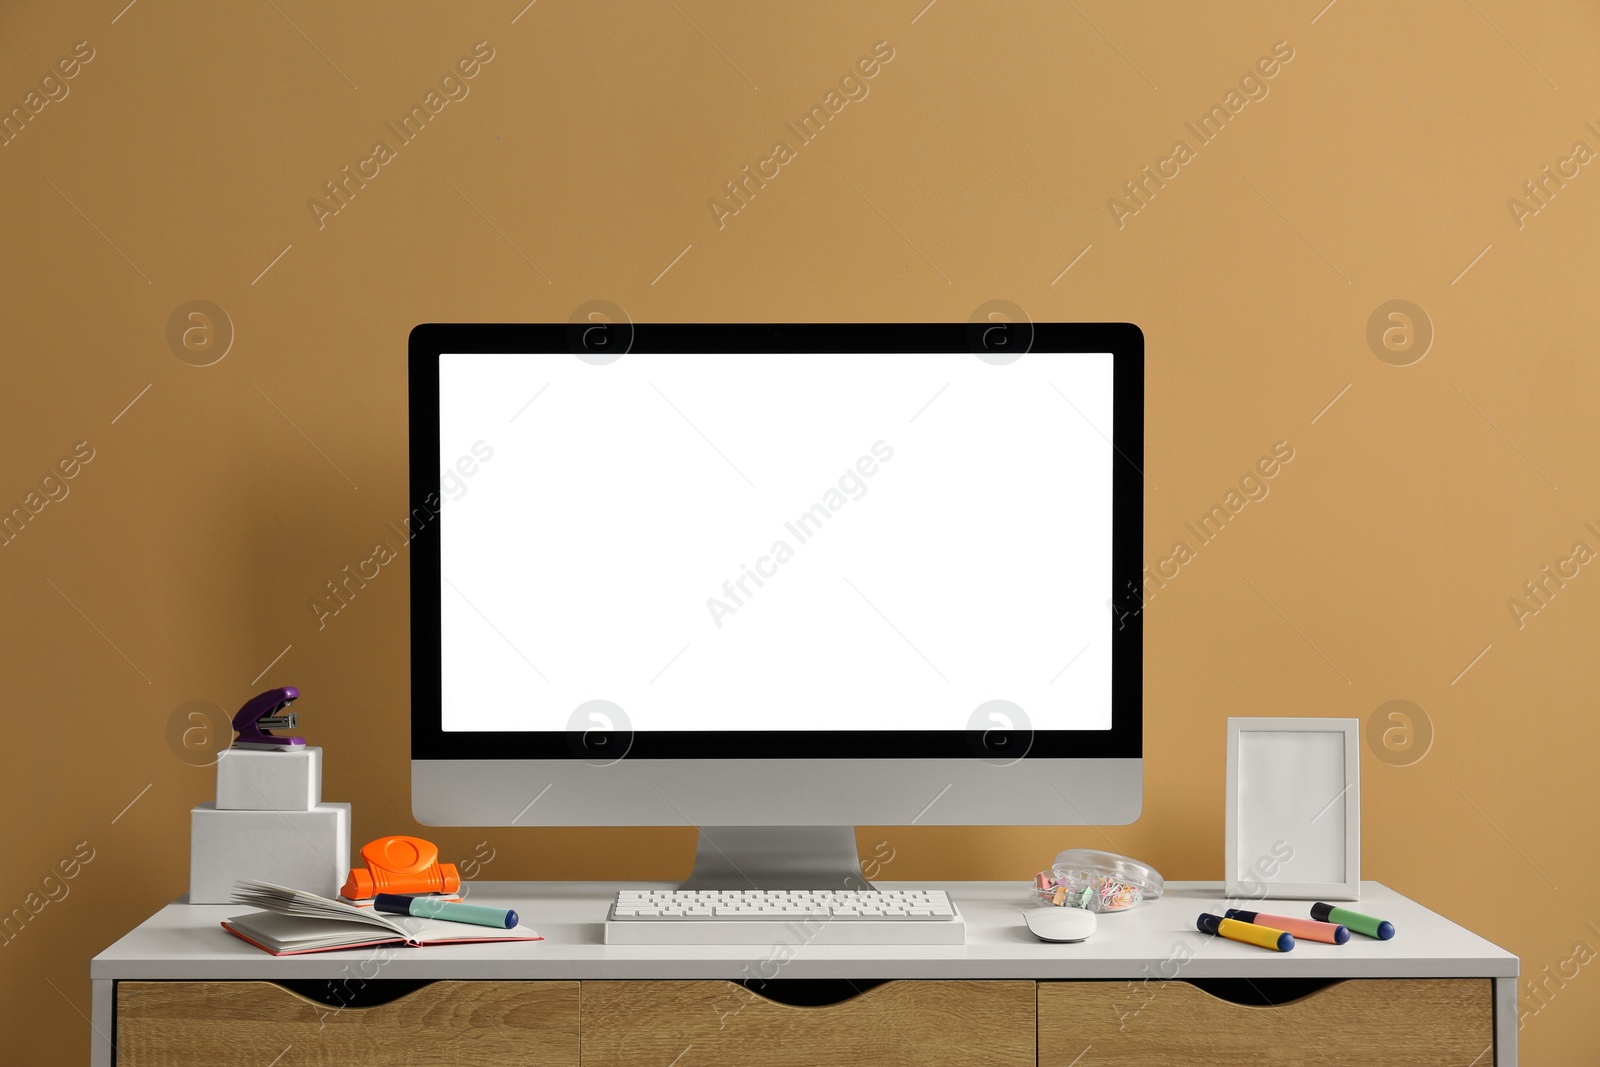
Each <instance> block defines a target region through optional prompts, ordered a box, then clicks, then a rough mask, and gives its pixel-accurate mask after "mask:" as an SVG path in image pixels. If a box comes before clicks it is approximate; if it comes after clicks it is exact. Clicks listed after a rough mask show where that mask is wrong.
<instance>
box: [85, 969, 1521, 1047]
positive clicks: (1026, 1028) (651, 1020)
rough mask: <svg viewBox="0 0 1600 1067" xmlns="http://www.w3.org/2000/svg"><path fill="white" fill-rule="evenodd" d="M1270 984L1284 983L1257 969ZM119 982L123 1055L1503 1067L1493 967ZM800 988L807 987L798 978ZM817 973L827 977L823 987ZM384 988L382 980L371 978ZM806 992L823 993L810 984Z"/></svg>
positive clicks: (118, 1038) (119, 1037) (118, 1014)
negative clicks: (1086, 974) (1429, 975)
mask: <svg viewBox="0 0 1600 1067" xmlns="http://www.w3.org/2000/svg"><path fill="white" fill-rule="evenodd" d="M1244 984H1245V985H1247V986H1249V987H1250V988H1251V989H1252V990H1255V991H1256V992H1260V990H1261V988H1262V986H1263V985H1264V986H1266V988H1267V989H1269V990H1270V989H1272V988H1273V987H1271V986H1270V984H1268V983H1267V982H1266V980H1265V979H1262V980H1261V985H1258V984H1257V983H1253V982H1245V983H1244ZM385 985H386V983H385V982H384V981H382V980H375V981H372V982H368V983H365V993H366V995H367V996H369V997H370V998H371V999H372V1001H373V1003H372V1006H369V1007H355V1006H350V1007H344V1008H333V1007H329V1006H327V1005H324V1004H319V1003H317V1002H316V1001H315V1000H312V999H309V998H308V997H305V996H301V995H300V994H299V993H296V992H291V991H290V990H288V989H284V988H282V987H281V986H279V985H276V984H274V983H271V982H255V981H233V982H184V981H167V982H148V981H122V982H118V983H117V987H116V1002H117V1003H116V1020H117V1022H116V1027H117V1031H116V1043H117V1048H118V1059H117V1063H118V1064H120V1065H121V1067H190V1065H193V1067H201V1065H204V1067H212V1065H215V1064H230V1063H248V1064H255V1065H257V1067H269V1065H270V1067H351V1065H353V1064H361V1065H363V1067H366V1065H379V1067H382V1065H390V1064H393V1065H400V1064H405V1065H407V1067H446V1065H450V1067H454V1065H457V1064H473V1065H475V1067H476V1065H487V1067H502V1065H503V1067H580V1065H581V1067H641V1065H653V1067H672V1065H674V1064H679V1065H681V1067H721V1065H727V1067H749V1065H750V1064H757V1063H759V1064H761V1065H762V1067H810V1065H817V1064H839V1063H847V1064H872V1065H883V1067H929V1065H931V1064H936V1065H938V1067H1034V1065H1035V1064H1037V1067H1072V1065H1074V1064H1084V1065H1087V1064H1090V1063H1092V1064H1094V1067H1147V1065H1166V1064H1185V1065H1192V1067H1210V1065H1215V1067H1223V1065H1227V1067H1236V1065H1238V1064H1247V1063H1261V1064H1285V1065H1293V1067H1301V1065H1304V1067H1325V1065H1326V1064H1329V1063H1336V1064H1339V1065H1340V1067H1358V1065H1368V1064H1370V1065H1375V1067H1376V1065H1383V1067H1463V1065H1465V1064H1472V1065H1473V1067H1490V1065H1491V1064H1493V1063H1494V1062H1495V1054H1494V1050H1493V1047H1492V1046H1493V1041H1494V1025H1493V1016H1494V1009H1493V1003H1494V994H1493V987H1492V982H1491V981H1490V980H1488V979H1481V978H1478V979H1465V978H1463V979H1420V978H1419V979H1354V980H1350V981H1345V982H1336V983H1333V984H1331V985H1328V986H1325V987H1322V988H1318V989H1316V990H1315V991H1314V992H1310V993H1308V994H1307V995H1304V996H1299V997H1298V998H1297V999H1293V1000H1287V1001H1282V1002H1279V998H1278V997H1277V996H1276V995H1274V996H1273V997H1271V998H1268V997H1267V996H1265V995H1263V996H1262V997H1261V998H1260V999H1261V1000H1263V1001H1268V1002H1267V1003H1258V1004H1241V1003H1234V1002H1233V1001H1231V1000H1229V999H1224V997H1222V996H1218V995H1213V993H1212V992H1207V991H1205V989H1203V988H1201V987H1200V986H1199V985H1196V984H1192V983H1189V982H1185V981H1164V982H1126V981H1040V982H1035V981H1030V980H1021V981H952V980H923V981H893V982H882V983H873V982H864V981H861V982H852V981H845V980H840V981H827V982H816V983H806V982H778V983H773V984H771V985H770V986H768V987H766V991H767V992H768V993H770V994H771V996H763V995H761V994H759V993H754V992H751V991H749V990H747V989H746V988H745V987H743V986H741V985H739V984H738V983H735V982H729V981H721V980H713V981H656V980H628V981H582V982H578V981H539V980H530V981H436V982H431V983H414V982H413V983H404V984H401V983H392V984H390V988H389V990H388V992H387V993H386V992H385V990H384V986H385ZM796 990H800V991H801V992H802V993H804V994H806V996H801V997H796V996H795V995H794V994H795V991H796ZM817 990H822V991H823V993H824V994H825V995H823V996H821V997H810V996H809V995H810V994H811V993H813V992H816V991H817ZM374 993H376V996H375V997H373V996H372V994H374ZM808 997H809V999H808Z"/></svg>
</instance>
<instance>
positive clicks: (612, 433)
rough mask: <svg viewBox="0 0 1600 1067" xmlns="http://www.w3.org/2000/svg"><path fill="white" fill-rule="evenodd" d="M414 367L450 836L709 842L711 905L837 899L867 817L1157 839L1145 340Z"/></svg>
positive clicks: (1096, 335) (423, 554)
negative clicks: (1096, 828)
mask: <svg viewBox="0 0 1600 1067" xmlns="http://www.w3.org/2000/svg"><path fill="white" fill-rule="evenodd" d="M410 347H411V351H410V411H411V496H412V510H411V514H410V518H409V523H410V530H409V536H410V538H411V542H410V544H411V566H412V582H411V636H412V656H411V670H412V743H411V748H412V753H411V760H412V763H411V768H412V807H413V811H414V813H415V815H416V817H417V819H418V820H419V821H421V822H423V823H424V824H428V825H495V826H504V825H518V826H592V825H607V826H686V825H687V826H697V827H699V828H701V831H702V832H701V836H700V842H701V843H700V849H699V854H698V856H697V860H696V868H695V870H696V873H695V878H694V882H695V884H697V885H705V886H710V885H719V884H732V885H737V886H746V885H749V884H758V883H764V884H763V885H762V887H763V888H766V887H774V888H805V887H807V886H810V885H833V884H837V879H838V878H839V877H840V875H841V873H843V874H845V875H849V874H852V873H853V872H854V863H855V852H854V838H853V828H854V827H855V826H856V825H896V826H901V825H908V824H917V825H1070V824H1118V823H1126V822H1130V821H1132V820H1133V819H1135V818H1137V817H1138V814H1139V810H1140V805H1141V798H1142V784H1143V772H1142V763H1141V752H1142V748H1141V740H1142V677H1141V668H1142V662H1141V661H1142V655H1141V645H1142V639H1141V633H1142V631H1141V613H1140V612H1139V610H1138V607H1137V604H1138V599H1139V598H1138V592H1139V590H1140V589H1141V582H1142V577H1143V576H1142V573H1141V563H1140V559H1141V555H1142V527H1143V486H1144V475H1143V472H1142V470H1141V466H1142V464H1143V462H1144V432H1143V431H1144V412H1143V404H1144V397H1143V393H1144V388H1143V379H1144V351H1143V337H1142V335H1141V333H1140V332H1139V330H1138V328H1137V327H1135V326H1131V325H1126V324H1066V323H1039V324H1031V325H1030V324H1026V323H1009V324H992V325H991V324H978V325H968V324H920V325H918V324H913V325H903V324H902V325H893V324H873V325H861V324H835V325H710V326H707V325H678V324H639V325H630V324H627V323H604V322H598V321H596V322H593V323H590V322H582V323H579V324H576V325H571V324H557V325H449V324H437V325H424V326H419V327H417V328H416V330H414V331H413V333H412V335H411V344H410Z"/></svg>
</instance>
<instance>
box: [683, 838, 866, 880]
mask: <svg viewBox="0 0 1600 1067" xmlns="http://www.w3.org/2000/svg"><path fill="white" fill-rule="evenodd" d="M682 888H684V889H871V888H872V886H871V885H870V884H869V883H868V882H867V880H866V879H865V878H864V877H862V874H861V860H860V857H859V856H857V854H856V832H855V828H854V827H851V826H702V827H701V828H700V836H699V838H698V840H697V842H696V845H695V853H694V871H693V873H691V874H690V875H689V880H688V881H686V882H684V883H683V886H682Z"/></svg>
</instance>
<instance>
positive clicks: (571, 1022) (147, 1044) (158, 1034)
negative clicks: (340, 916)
mask: <svg viewBox="0 0 1600 1067" xmlns="http://www.w3.org/2000/svg"><path fill="white" fill-rule="evenodd" d="M578 1011H579V993H578V983H577V982H434V983H432V984H431V985H427V986H424V987H423V988H421V989H419V990H417V991H415V992H413V993H410V994H408V995H406V996H404V997H401V998H400V999H398V1000H394V1001H391V1002H390V1003H388V1004H382V1005H378V1006H376V1007H371V1008H345V1009H343V1010H339V1009H336V1008H333V1007H329V1006H327V1005H323V1004H318V1003H316V1002H315V1001H311V1000H308V999H306V998H305V997H302V996H300V995H299V994H296V993H291V992H289V991H288V990H286V989H283V988H280V987H279V986H276V985H273V984H272V983H271V982H119V983H118V984H117V1012H118V1015H117V1046H118V1048H119V1049H120V1053H121V1055H120V1057H119V1059H118V1061H117V1062H118V1063H119V1065H121V1067H191V1065H192V1067H216V1065H217V1064H234V1063H239V1064H260V1065H263V1067H265V1065H266V1064H272V1065H273V1067H352V1065H354V1064H360V1065H362V1067H383V1065H389V1064H394V1065H400V1064H405V1065H406V1067H457V1065H460V1064H473V1065H482V1067H502V1065H505V1067H512V1065H515V1067H577V1063H578Z"/></svg>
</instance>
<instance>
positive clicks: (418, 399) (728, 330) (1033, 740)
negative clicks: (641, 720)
mask: <svg viewBox="0 0 1600 1067" xmlns="http://www.w3.org/2000/svg"><path fill="white" fill-rule="evenodd" d="M1006 328H1007V329H1008V330H1009V331H1011V332H1010V336H1009V337H1008V339H1007V343H1009V344H1013V345H1014V344H1017V343H1018V342H1023V343H1027V344H1029V348H1030V350H1033V351H1044V352H1060V353H1073V352H1110V353H1112V356H1113V372H1112V373H1113V404H1114V413H1115V423H1114V425H1113V429H1112V436H1113V439H1114V440H1113V444H1114V446H1115V449H1114V454H1113V459H1112V467H1113V474H1112V510H1113V527H1114V536H1113V540H1112V572H1113V573H1112V589H1111V590H1108V591H1107V597H1108V601H1107V626H1108V627H1111V636H1112V682H1111V685H1112V690H1111V692H1112V700H1111V705H1112V706H1111V728H1110V729H1109V730H1038V731H1031V732H1021V731H1019V736H1016V737H1014V738H1011V739H1009V742H1008V744H1007V746H1006V749H1005V750H1006V751H1008V752H1011V753H1015V752H1017V751H1019V750H1021V751H1025V752H1026V753H1027V755H1026V757H1024V758H1029V759H1065V758H1073V759H1084V758H1088V759H1106V758H1135V759H1136V758H1140V757H1141V756H1142V754H1143V745H1144V677H1143V661H1144V655H1143V649H1144V633H1143V612H1142V611H1140V610H1139V599H1138V591H1139V590H1140V589H1142V579H1143V573H1142V572H1143V562H1142V559H1143V552H1144V532H1143V531H1144V481H1145V477H1144V473H1143V467H1144V334H1143V333H1142V332H1141V331H1140V329H1139V328H1138V327H1137V326H1134V325H1132V324H1131V323H1033V324H1011V325H1009V326H1008V327H1006ZM583 329H585V327H573V326H570V325H568V324H566V323H539V324H510V323H428V324H424V325H420V326H418V327H416V328H415V329H414V330H412V331H411V338H410V355H409V360H408V373H407V377H408V379H409V393H408V407H409V413H410V496H411V509H412V510H411V512H410V514H411V515H412V516H413V518H414V519H415V520H416V521H415V523H414V526H413V529H412V531H411V540H410V542H409V546H410V549H411V552H410V557H411V594H410V595H411V758H412V759H413V760H508V759H509V760H551V759H584V760H592V759H593V754H592V752H591V751H589V750H587V749H586V748H585V747H584V746H579V745H575V744H573V743H572V737H571V735H569V734H568V733H567V732H566V731H524V732H498V731H446V730H444V729H443V728H442V726H443V723H442V700H443V678H442V674H441V653H440V646H441V638H442V634H441V620H440V614H441V605H440V598H439V593H438V590H439V581H440V554H439V553H440V540H439V537H438V536H437V533H438V523H437V521H428V517H429V516H437V514H438V512H439V510H440V509H439V506H438V505H439V503H440V500H441V497H440V496H439V490H440V485H439V474H440V472H439V465H438V464H439V447H440V444H439V358H440V356H441V355H443V354H445V353H487V354H516V353H523V352H527V353H549V352H571V351H574V349H573V345H574V344H580V343H582V340H581V339H580V337H579V333H580V332H581V331H582V330H583ZM608 329H610V330H613V331H615V332H613V333H612V334H610V336H609V337H608V341H609V342H610V343H612V344H626V345H627V346H628V349H627V351H628V356H629V357H638V356H648V355H650V354H652V353H676V352H711V353H733V354H739V353H758V352H763V351H769V352H783V353H806V352H876V351H885V352H970V351H974V345H975V344H981V343H983V342H982V340H980V338H979V333H980V332H981V331H982V330H983V329H984V328H983V327H973V326H970V325H969V324H967V323H911V324H893V323H870V324H862V323H825V324H816V323H808V324H765V325H754V324H709V325H708V324H685V323H642V324H629V325H627V326H613V327H609V328H608ZM974 358H977V357H976V356H974ZM1130 590H1131V591H1132V592H1131V593H1130V592H1129V591H1130ZM1113 599H1115V600H1116V601H1117V602H1119V603H1122V602H1125V603H1122V606H1121V607H1117V606H1115V605H1113V603H1112V600H1113ZM992 740H993V739H992V738H991V739H990V741H991V742H992ZM984 747H985V749H986V750H987V748H988V746H987V745H986V746H984ZM609 751H611V752H618V751H626V752H627V753H628V756H629V758H632V759H758V760H759V759H945V758H958V759H974V758H985V757H984V752H982V751H979V750H977V748H975V745H974V738H973V736H972V734H971V732H969V731H966V730H920V731H898V730H865V731H830V730H814V731H813V730H752V731H747V732H743V733H739V734H737V735H729V734H727V733H724V732H709V731H639V732H636V733H632V734H629V735H627V736H625V737H618V738H616V739H614V742H613V744H612V745H611V746H610V747H609Z"/></svg>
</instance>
